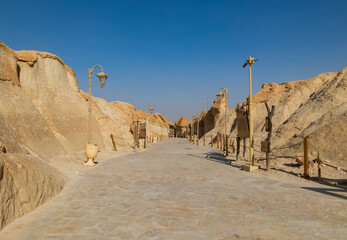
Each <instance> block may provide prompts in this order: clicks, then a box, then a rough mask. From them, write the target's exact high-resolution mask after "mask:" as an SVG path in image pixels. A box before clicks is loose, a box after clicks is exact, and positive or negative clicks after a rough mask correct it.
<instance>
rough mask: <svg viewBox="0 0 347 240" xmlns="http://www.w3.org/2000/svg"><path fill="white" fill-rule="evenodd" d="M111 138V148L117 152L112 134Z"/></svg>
mask: <svg viewBox="0 0 347 240" xmlns="http://www.w3.org/2000/svg"><path fill="white" fill-rule="evenodd" d="M110 136H111V139H112V144H113V149H114V150H115V151H116V152H117V147H116V142H115V141H114V138H113V134H111V135H110Z"/></svg>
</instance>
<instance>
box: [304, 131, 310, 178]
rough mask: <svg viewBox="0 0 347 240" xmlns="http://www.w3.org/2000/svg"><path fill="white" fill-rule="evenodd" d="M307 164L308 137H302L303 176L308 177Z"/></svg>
mask: <svg viewBox="0 0 347 240" xmlns="http://www.w3.org/2000/svg"><path fill="white" fill-rule="evenodd" d="M308 170H309V165H308V138H307V137H304V178H308V177H309V172H308Z"/></svg>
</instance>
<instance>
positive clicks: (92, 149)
mask: <svg viewBox="0 0 347 240" xmlns="http://www.w3.org/2000/svg"><path fill="white" fill-rule="evenodd" d="M98 151H99V147H98V146H97V145H95V144H86V146H85V152H86V156H87V159H88V161H87V162H85V163H84V165H85V166H95V163H94V161H93V160H94V158H95V157H96V155H98Z"/></svg>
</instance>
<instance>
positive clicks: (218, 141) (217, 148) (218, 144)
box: [217, 133, 219, 149]
mask: <svg viewBox="0 0 347 240" xmlns="http://www.w3.org/2000/svg"><path fill="white" fill-rule="evenodd" d="M217 149H219V133H217Z"/></svg>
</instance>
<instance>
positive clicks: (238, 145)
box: [236, 137, 241, 161]
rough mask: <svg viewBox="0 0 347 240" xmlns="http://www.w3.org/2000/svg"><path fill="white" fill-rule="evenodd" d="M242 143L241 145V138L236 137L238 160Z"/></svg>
mask: <svg viewBox="0 0 347 240" xmlns="http://www.w3.org/2000/svg"><path fill="white" fill-rule="evenodd" d="M240 145H241V138H240V137H237V138H236V161H237V160H238V159H239V154H240Z"/></svg>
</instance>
